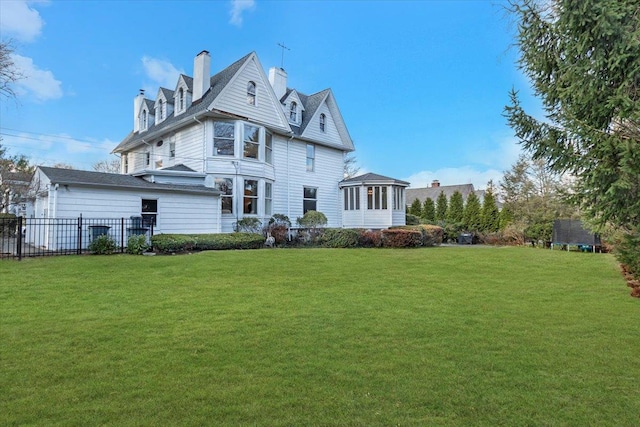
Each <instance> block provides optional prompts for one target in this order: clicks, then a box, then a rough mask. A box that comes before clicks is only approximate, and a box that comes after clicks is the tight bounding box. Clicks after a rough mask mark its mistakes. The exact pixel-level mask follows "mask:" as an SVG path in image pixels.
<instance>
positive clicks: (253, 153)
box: [243, 124, 260, 160]
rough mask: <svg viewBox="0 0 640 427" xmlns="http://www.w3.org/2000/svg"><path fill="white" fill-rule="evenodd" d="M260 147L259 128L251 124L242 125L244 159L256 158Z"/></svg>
mask: <svg viewBox="0 0 640 427" xmlns="http://www.w3.org/2000/svg"><path fill="white" fill-rule="evenodd" d="M259 149H260V128H259V127H257V126H252V125H246V124H245V125H244V152H243V156H244V158H245V159H256V160H257V159H258V151H259Z"/></svg>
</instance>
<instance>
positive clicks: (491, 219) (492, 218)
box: [482, 186, 500, 233]
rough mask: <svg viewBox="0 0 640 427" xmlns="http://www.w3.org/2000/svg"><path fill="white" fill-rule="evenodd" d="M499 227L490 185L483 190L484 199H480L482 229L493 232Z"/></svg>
mask: <svg viewBox="0 0 640 427" xmlns="http://www.w3.org/2000/svg"><path fill="white" fill-rule="evenodd" d="M499 228H500V213H499V212H498V206H497V205H496V198H495V197H494V195H493V190H492V186H489V187H488V188H487V190H486V191H485V192H484V199H483V200H482V231H484V232H486V233H495V232H496V231H498V229H499Z"/></svg>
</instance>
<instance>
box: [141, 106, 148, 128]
mask: <svg viewBox="0 0 640 427" xmlns="http://www.w3.org/2000/svg"><path fill="white" fill-rule="evenodd" d="M148 122H149V113H148V112H147V110H142V114H141V115H140V130H147V123H148Z"/></svg>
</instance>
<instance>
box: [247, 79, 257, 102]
mask: <svg viewBox="0 0 640 427" xmlns="http://www.w3.org/2000/svg"><path fill="white" fill-rule="evenodd" d="M247 104H249V105H256V84H255V83H254V82H249V83H247Z"/></svg>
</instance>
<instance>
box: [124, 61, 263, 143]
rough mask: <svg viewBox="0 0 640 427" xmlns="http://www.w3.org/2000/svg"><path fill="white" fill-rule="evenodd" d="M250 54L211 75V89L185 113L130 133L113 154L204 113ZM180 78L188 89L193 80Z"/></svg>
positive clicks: (173, 114) (173, 115) (171, 116)
mask: <svg viewBox="0 0 640 427" xmlns="http://www.w3.org/2000/svg"><path fill="white" fill-rule="evenodd" d="M252 54H253V52H251V53H248V54H247V55H245V56H243V57H242V58H240V59H238V60H237V61H236V62H234V63H233V64H231V65H229V66H228V67H227V68H225V69H224V70H222V71H220V72H219V73H217V74H215V75H213V76H212V77H211V79H210V83H211V87H210V88H209V90H208V91H207V92H206V93H205V94H204V96H203V97H202V98H201V100H199V102H195V103H192V104H191V105H190V106H189V107H188V108H187V111H185V112H184V113H181V114H180V115H178V116H176V115H175V113H172V114H170V115H169V116H168V117H167V118H166V119H165V120H163V121H162V122H160V123H157V124H153V125H152V126H149V129H148V130H146V131H145V132H131V133H130V134H129V135H127V136H126V137H125V138H124V139H123V140H122V142H120V144H118V146H117V147H116V148H114V149H113V152H114V153H119V152H122V151H126V150H128V149H129V148H132V147H133V146H135V145H137V144H139V143H140V142H142V141H141V140H142V139H143V138H148V136H149V135H151V134H153V133H154V132H156V131H161V130H162V129H165V128H168V127H170V126H172V125H174V124H176V123H178V122H180V121H181V120H184V121H189V122H191V121H192V117H193V116H194V115H196V114H199V113H202V112H204V111H205V110H206V109H207V107H208V106H209V105H211V103H212V102H213V101H214V100H215V99H216V98H217V97H218V95H219V94H220V92H222V89H224V88H225V86H226V85H227V84H228V83H229V82H230V81H231V79H232V78H233V76H235V75H236V73H237V72H238V70H240V68H241V67H242V65H243V64H244V63H245V62H246V61H247V59H248V58H249V56H251V55H252ZM181 76H183V77H184V78H185V82H187V84H189V82H191V86H190V87H192V86H193V79H192V78H191V77H189V76H185V75H183V74H181Z"/></svg>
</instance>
